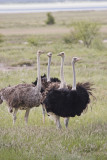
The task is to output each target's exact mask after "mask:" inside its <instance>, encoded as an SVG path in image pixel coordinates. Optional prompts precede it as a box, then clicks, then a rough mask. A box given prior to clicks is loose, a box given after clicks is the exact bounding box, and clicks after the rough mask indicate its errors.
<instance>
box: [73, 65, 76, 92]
mask: <svg viewBox="0 0 107 160" xmlns="http://www.w3.org/2000/svg"><path fill="white" fill-rule="evenodd" d="M72 68H73V86H72V90H76V75H75V63H74V62H73V63H72Z"/></svg>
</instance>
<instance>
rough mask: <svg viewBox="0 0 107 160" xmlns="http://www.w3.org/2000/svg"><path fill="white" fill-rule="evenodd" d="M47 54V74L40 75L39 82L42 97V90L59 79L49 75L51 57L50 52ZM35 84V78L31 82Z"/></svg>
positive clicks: (43, 108)
mask: <svg viewBox="0 0 107 160" xmlns="http://www.w3.org/2000/svg"><path fill="white" fill-rule="evenodd" d="M47 56H48V66H47V76H46V74H44V75H43V76H41V83H42V87H41V93H42V96H43V99H44V95H45V94H44V92H45V90H46V89H47V88H48V87H50V86H51V85H52V84H53V83H54V84H55V83H56V84H59V83H60V82H61V81H60V80H59V79H58V78H56V77H50V65H51V58H52V52H49V53H48V54H47ZM32 83H33V84H34V85H35V86H36V85H37V79H36V81H35V82H32ZM42 102H43V101H41V104H42V114H43V123H44V122H45V107H44V104H43V103H42Z"/></svg>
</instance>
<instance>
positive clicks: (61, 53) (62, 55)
mask: <svg viewBox="0 0 107 160" xmlns="http://www.w3.org/2000/svg"><path fill="white" fill-rule="evenodd" d="M57 56H61V57H65V53H64V52H60V53H59V54H58V55H57Z"/></svg>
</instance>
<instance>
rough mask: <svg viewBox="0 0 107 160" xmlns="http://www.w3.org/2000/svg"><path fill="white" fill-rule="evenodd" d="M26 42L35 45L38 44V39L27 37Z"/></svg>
mask: <svg viewBox="0 0 107 160" xmlns="http://www.w3.org/2000/svg"><path fill="white" fill-rule="evenodd" d="M28 43H29V44H31V45H33V46H37V45H38V40H37V39H36V38H35V37H30V38H29V39H28Z"/></svg>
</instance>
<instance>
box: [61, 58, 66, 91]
mask: <svg viewBox="0 0 107 160" xmlns="http://www.w3.org/2000/svg"><path fill="white" fill-rule="evenodd" d="M63 66H64V56H63V57H61V70H60V77H61V84H60V88H63V87H64V85H65V81H64V70H63Z"/></svg>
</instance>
